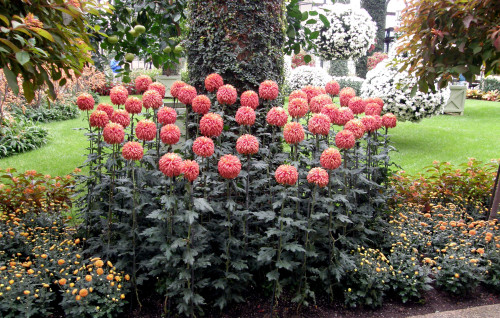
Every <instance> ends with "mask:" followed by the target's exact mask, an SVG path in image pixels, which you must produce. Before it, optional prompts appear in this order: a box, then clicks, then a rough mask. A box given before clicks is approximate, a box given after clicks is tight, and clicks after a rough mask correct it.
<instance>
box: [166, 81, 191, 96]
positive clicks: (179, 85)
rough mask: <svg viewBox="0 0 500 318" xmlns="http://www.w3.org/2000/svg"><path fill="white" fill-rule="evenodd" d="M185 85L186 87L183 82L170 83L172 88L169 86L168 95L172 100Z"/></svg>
mask: <svg viewBox="0 0 500 318" xmlns="http://www.w3.org/2000/svg"><path fill="white" fill-rule="evenodd" d="M185 85H187V84H186V83H184V82H183V81H175V82H173V83H172V86H170V95H172V97H174V98H177V96H178V94H179V90H180V89H181V88H182V87H184V86H185Z"/></svg>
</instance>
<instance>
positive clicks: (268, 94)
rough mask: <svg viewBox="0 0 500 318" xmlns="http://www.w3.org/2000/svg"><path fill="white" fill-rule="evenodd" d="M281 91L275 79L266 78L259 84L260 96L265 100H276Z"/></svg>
mask: <svg viewBox="0 0 500 318" xmlns="http://www.w3.org/2000/svg"><path fill="white" fill-rule="evenodd" d="M279 93H280V89H279V87H278V84H277V83H276V82H275V81H271V80H266V81H263V82H262V83H260V85H259V96H260V98H262V99H263V100H275V99H276V98H278V95H279Z"/></svg>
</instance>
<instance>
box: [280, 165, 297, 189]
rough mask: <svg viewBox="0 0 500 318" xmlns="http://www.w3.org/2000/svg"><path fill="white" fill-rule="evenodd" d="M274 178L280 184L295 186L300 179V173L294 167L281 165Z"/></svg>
mask: <svg viewBox="0 0 500 318" xmlns="http://www.w3.org/2000/svg"><path fill="white" fill-rule="evenodd" d="M274 178H275V179H276V182H278V183H279V184H283V185H290V186H293V185H294V184H296V183H297V180H298V179H299V173H298V172H297V168H295V167H294V166H291V165H281V166H279V167H278V169H276V171H275V172H274Z"/></svg>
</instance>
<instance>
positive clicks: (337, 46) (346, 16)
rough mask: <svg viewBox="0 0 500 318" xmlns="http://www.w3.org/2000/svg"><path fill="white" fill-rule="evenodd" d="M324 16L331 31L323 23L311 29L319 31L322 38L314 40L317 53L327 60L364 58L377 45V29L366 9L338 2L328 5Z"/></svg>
mask: <svg viewBox="0 0 500 318" xmlns="http://www.w3.org/2000/svg"><path fill="white" fill-rule="evenodd" d="M324 15H325V17H326V18H327V19H328V21H329V22H330V27H329V28H326V27H325V26H324V25H323V23H316V24H314V25H312V26H311V27H310V29H311V31H319V36H318V37H317V38H316V39H315V40H313V41H314V43H315V44H316V47H317V54H318V55H319V56H320V57H322V58H323V59H326V60H346V59H349V58H353V59H357V58H359V57H361V56H364V55H365V54H366V52H367V51H368V49H369V48H370V46H371V45H372V44H373V43H374V42H375V35H376V32H377V27H376V24H375V22H373V20H372V18H371V17H370V15H369V14H368V12H366V10H365V9H355V8H352V7H351V6H348V5H345V4H340V3H337V4H335V5H332V6H327V7H326V10H325V14H324Z"/></svg>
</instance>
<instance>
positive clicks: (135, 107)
mask: <svg viewBox="0 0 500 318" xmlns="http://www.w3.org/2000/svg"><path fill="white" fill-rule="evenodd" d="M125 110H126V111H127V112H129V114H140V113H141V111H142V100H140V99H139V98H137V97H134V96H131V97H129V98H127V100H126V101H125Z"/></svg>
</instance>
